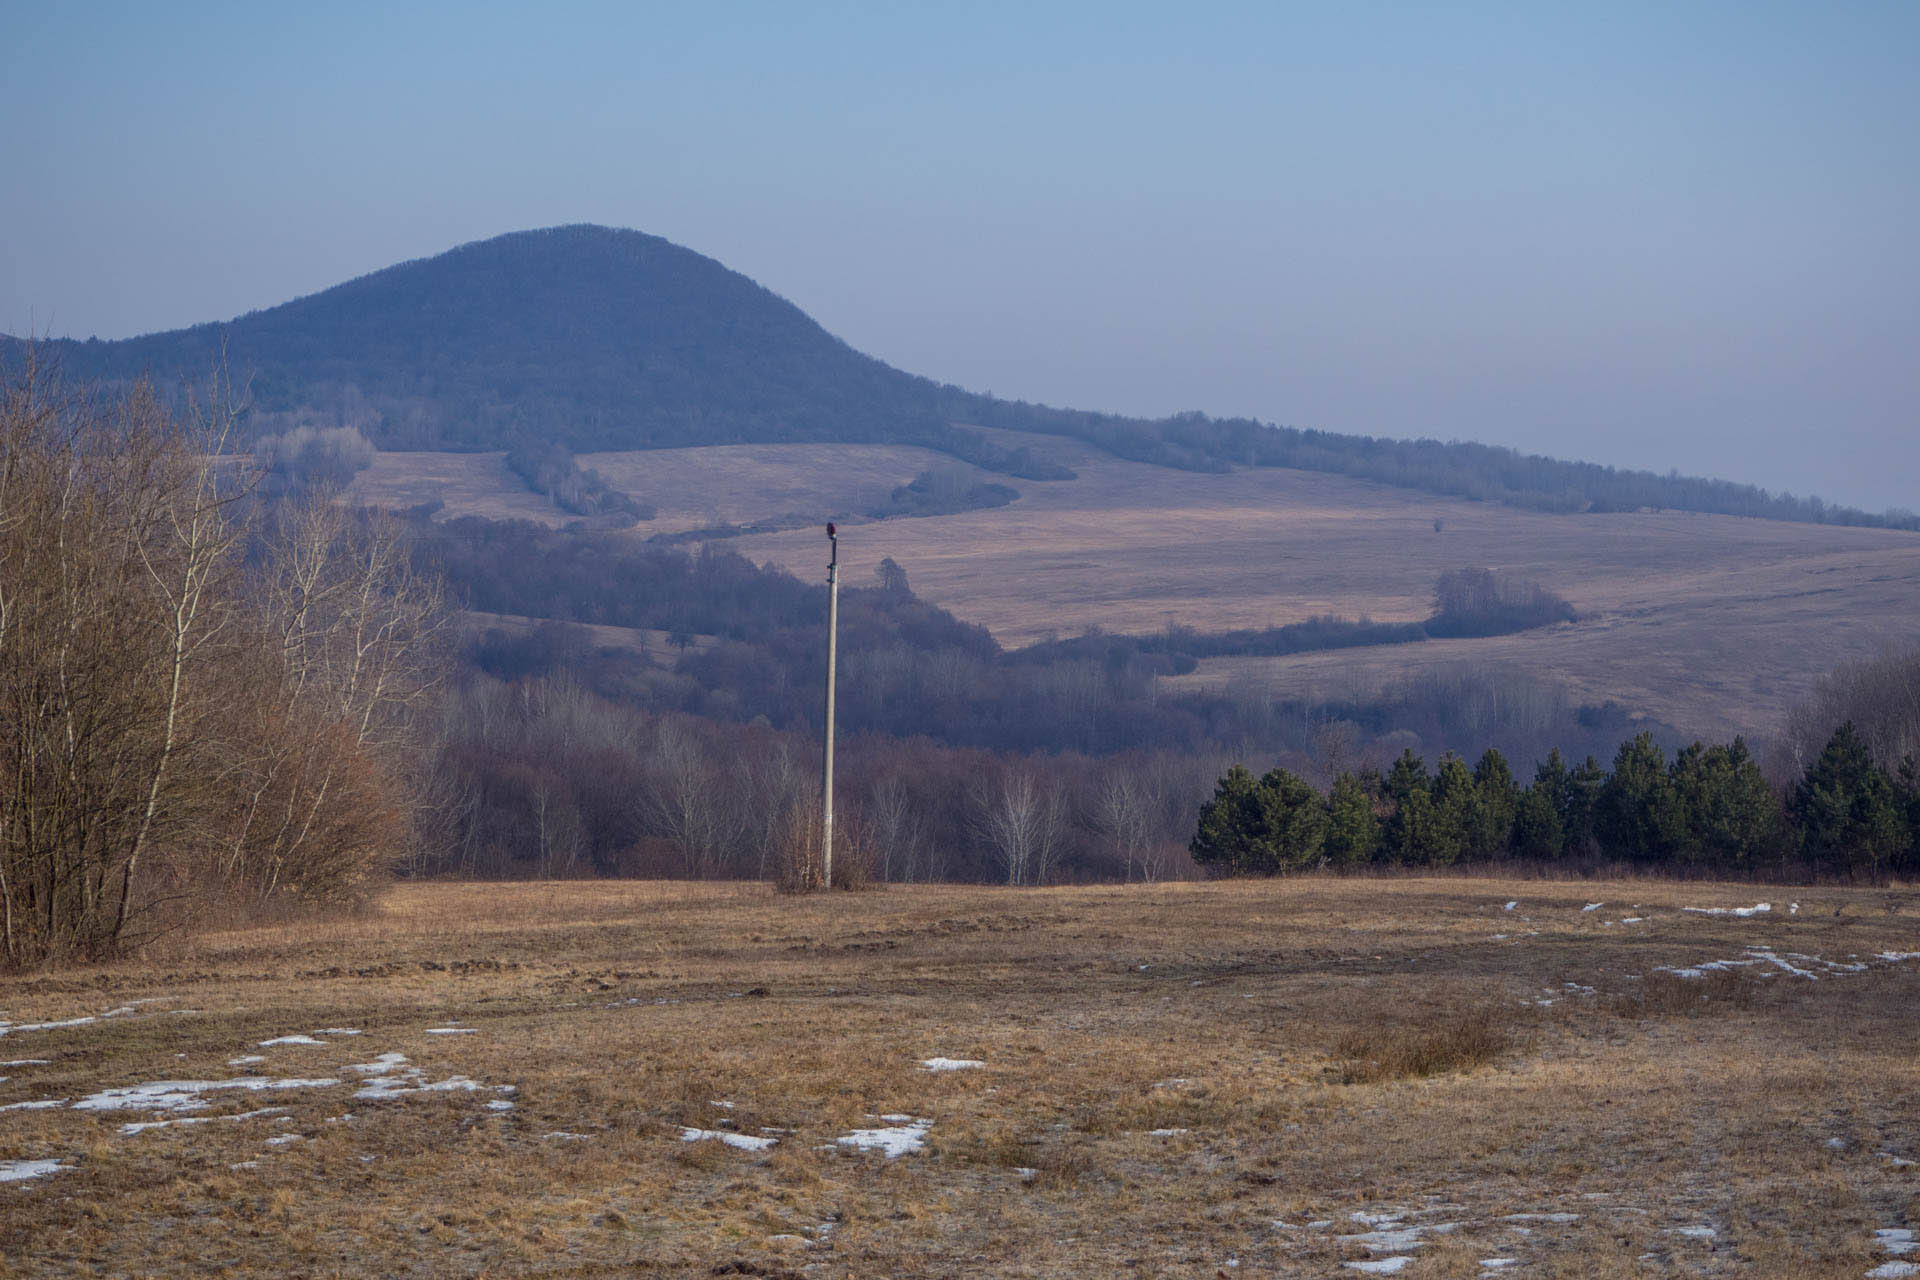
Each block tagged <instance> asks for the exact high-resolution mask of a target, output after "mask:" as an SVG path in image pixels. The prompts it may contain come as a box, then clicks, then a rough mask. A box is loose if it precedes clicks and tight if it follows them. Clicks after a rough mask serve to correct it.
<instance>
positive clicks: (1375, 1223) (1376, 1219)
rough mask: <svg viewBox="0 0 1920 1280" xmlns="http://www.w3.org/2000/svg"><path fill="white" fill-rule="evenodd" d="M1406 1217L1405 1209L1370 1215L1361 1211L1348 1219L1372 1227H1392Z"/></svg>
mask: <svg viewBox="0 0 1920 1280" xmlns="http://www.w3.org/2000/svg"><path fill="white" fill-rule="evenodd" d="M1406 1216H1407V1211H1406V1210H1405V1209H1386V1210H1382V1211H1380V1212H1377V1213H1368V1212H1366V1211H1364V1210H1361V1211H1358V1212H1355V1213H1350V1214H1348V1215H1347V1217H1349V1218H1351V1219H1352V1220H1353V1221H1355V1222H1362V1223H1365V1224H1366V1225H1367V1226H1370V1227H1385V1226H1390V1225H1392V1224H1394V1223H1397V1222H1399V1221H1400V1220H1401V1219H1402V1218H1404V1217H1406Z"/></svg>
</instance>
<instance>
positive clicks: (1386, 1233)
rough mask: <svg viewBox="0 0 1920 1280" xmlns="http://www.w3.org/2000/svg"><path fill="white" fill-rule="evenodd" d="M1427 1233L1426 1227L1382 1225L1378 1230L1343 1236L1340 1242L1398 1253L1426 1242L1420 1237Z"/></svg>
mask: <svg viewBox="0 0 1920 1280" xmlns="http://www.w3.org/2000/svg"><path fill="white" fill-rule="evenodd" d="M1425 1233H1426V1228H1425V1227H1382V1228H1380V1230H1378V1231H1363V1232H1361V1233H1359V1234H1358V1235H1351V1236H1341V1237H1340V1243H1341V1244H1352V1245H1358V1246H1360V1247H1361V1248H1362V1249H1365V1250H1366V1251H1367V1252H1369V1253H1398V1252H1401V1251H1402V1250H1406V1249H1418V1248H1419V1247H1420V1246H1421V1245H1423V1244H1425V1243H1426V1241H1424V1240H1422V1239H1421V1238H1420V1237H1421V1236H1422V1235H1424V1234H1425Z"/></svg>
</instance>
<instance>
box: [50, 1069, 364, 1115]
mask: <svg viewBox="0 0 1920 1280" xmlns="http://www.w3.org/2000/svg"><path fill="white" fill-rule="evenodd" d="M339 1083H340V1081H338V1080H333V1079H317V1080H302V1079H288V1080H275V1079H273V1078H271V1077H269V1076H242V1077H240V1078H239V1079H237V1080H155V1081H153V1082H151V1083H149V1084H135V1085H127V1086H124V1087H122V1088H117V1089H102V1090H101V1091H100V1092H98V1093H92V1094H88V1095H87V1096H86V1097H84V1098H82V1099H80V1101H78V1102H76V1103H74V1104H73V1109H74V1110H75V1111H199V1110H201V1109H202V1108H205V1107H208V1106H211V1105H212V1104H211V1103H209V1102H207V1101H205V1099H204V1098H203V1097H202V1096H201V1095H203V1094H208V1093H217V1092H220V1091H222V1090H226V1089H247V1090H252V1091H259V1090H265V1089H325V1088H329V1087H331V1086H333V1085H337V1084H339Z"/></svg>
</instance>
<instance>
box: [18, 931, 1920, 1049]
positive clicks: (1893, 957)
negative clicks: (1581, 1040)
mask: <svg viewBox="0 0 1920 1280" xmlns="http://www.w3.org/2000/svg"><path fill="white" fill-rule="evenodd" d="M1873 958H1874V959H1876V960H1885V961H1886V962H1887V963H1888V964H1898V963H1899V962H1900V961H1902V960H1920V951H1880V952H1876V953H1875V954H1874V957H1873ZM7 1065H8V1066H12V1065H13V1064H12V1063H8V1064H7Z"/></svg>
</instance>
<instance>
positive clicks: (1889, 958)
mask: <svg viewBox="0 0 1920 1280" xmlns="http://www.w3.org/2000/svg"><path fill="white" fill-rule="evenodd" d="M1873 959H1875V960H1880V961H1883V962H1885V963H1887V964H1897V963H1899V962H1901V961H1904V960H1920V952H1914V951H1882V952H1879V953H1878V954H1877V955H1875V956H1874V957H1873ZM1752 966H1761V969H1762V971H1761V973H1760V974H1759V975H1758V976H1760V977H1762V978H1771V977H1773V976H1774V975H1773V974H1772V973H1770V972H1767V971H1766V968H1767V967H1768V966H1771V967H1772V968H1775V969H1779V970H1782V971H1783V972H1786V973H1789V974H1792V975H1793V976H1794V977H1796V978H1807V979H1810V980H1816V981H1817V980H1818V979H1819V978H1820V977H1821V976H1822V975H1823V974H1824V975H1825V976H1827V977H1839V976H1845V975H1847V974H1850V973H1865V972H1867V971H1868V970H1869V969H1871V968H1872V967H1873V966H1872V965H1871V964H1870V963H1868V962H1866V961H1863V960H1861V959H1859V958H1858V957H1857V956H1849V957H1848V958H1847V959H1845V960H1828V959H1826V958H1825V957H1823V956H1814V955H1808V954H1806V953H1805V952H1803V951H1775V950H1774V949H1773V948H1772V947H1767V946H1753V947H1748V948H1747V954H1746V955H1745V956H1743V957H1741V958H1740V959H1737V960H1704V961H1702V962H1700V963H1699V964H1691V965H1657V966H1655V969H1656V971H1657V972H1660V973H1670V974H1672V975H1673V976H1674V977H1676V978H1704V977H1706V976H1707V974H1709V973H1713V972H1718V971H1731V970H1734V969H1744V968H1748V967H1752Z"/></svg>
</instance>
